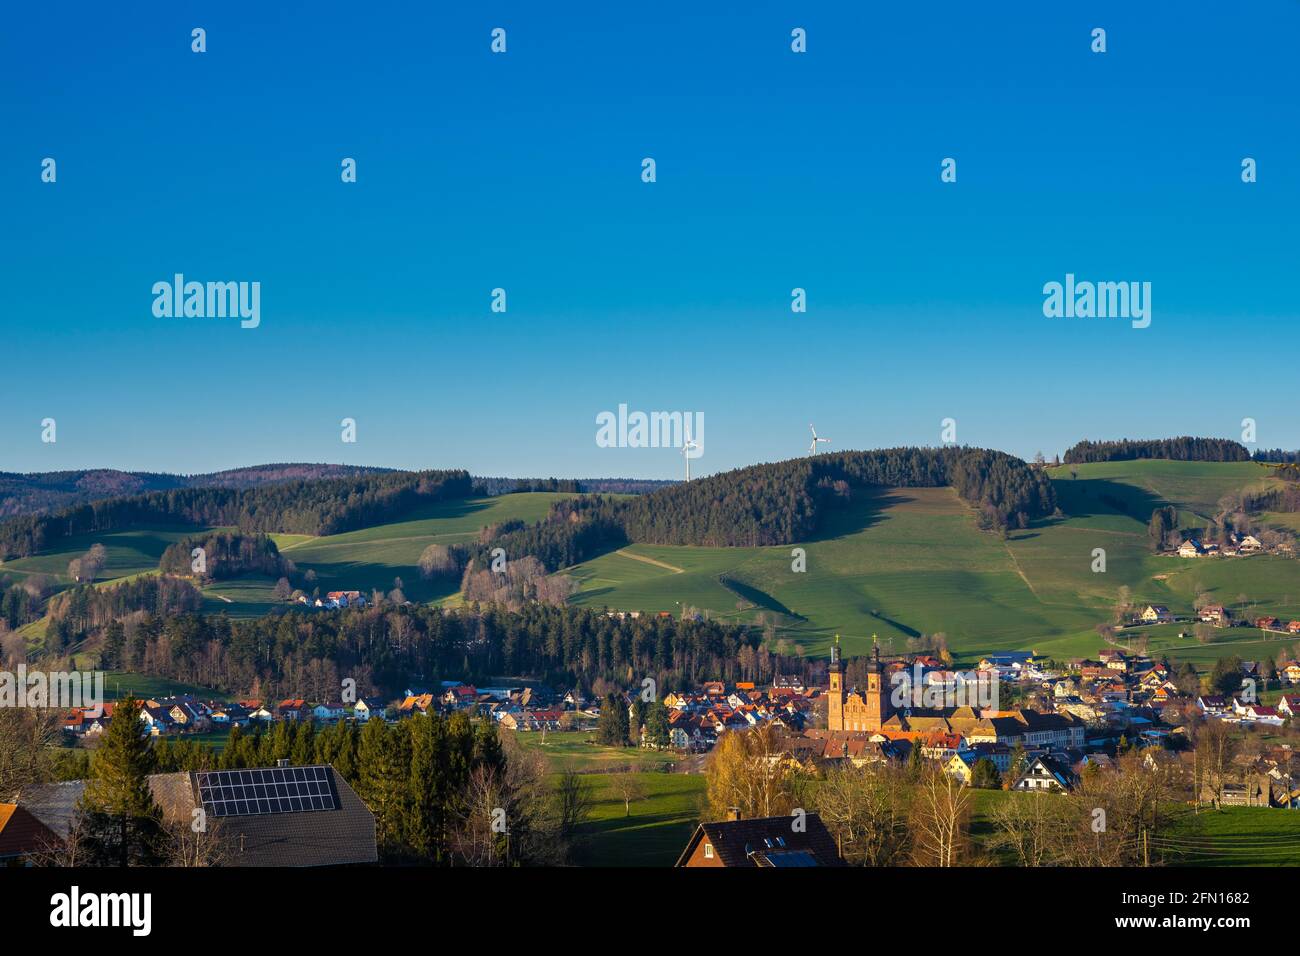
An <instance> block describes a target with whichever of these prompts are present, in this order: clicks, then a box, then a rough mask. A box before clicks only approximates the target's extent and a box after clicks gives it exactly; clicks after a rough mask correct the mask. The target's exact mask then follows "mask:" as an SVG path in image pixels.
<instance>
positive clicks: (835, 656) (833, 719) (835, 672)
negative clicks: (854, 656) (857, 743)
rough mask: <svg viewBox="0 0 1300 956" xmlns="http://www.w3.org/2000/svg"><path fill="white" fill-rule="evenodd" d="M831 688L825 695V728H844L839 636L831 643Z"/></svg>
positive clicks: (842, 667) (842, 665)
mask: <svg viewBox="0 0 1300 956" xmlns="http://www.w3.org/2000/svg"><path fill="white" fill-rule="evenodd" d="M830 675H831V690H830V693H829V694H827V696H826V700H827V703H826V729H827V730H843V729H844V664H843V663H841V662H840V636H839V635H838V634H836V635H835V643H834V644H832V645H831V666H830Z"/></svg>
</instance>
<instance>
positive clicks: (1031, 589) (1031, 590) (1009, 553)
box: [1002, 541, 1043, 604]
mask: <svg viewBox="0 0 1300 956" xmlns="http://www.w3.org/2000/svg"><path fill="white" fill-rule="evenodd" d="M1002 547H1003V548H1005V549H1006V552H1007V557H1008V558H1010V559H1011V566H1012V567H1013V568H1015V569H1016V574H1018V575H1020V580H1022V581H1024V582H1025V587H1027V588H1029V593H1030V594H1032V595H1033V596H1034V597H1035V598H1038V602H1039V603H1040V604H1041V603H1043V599H1042V598H1041V597H1038V592H1037V591H1035V590H1034V585H1033V584H1032V583H1030V580H1029V578H1027V577H1026V576H1025V572H1024V571H1021V570H1020V562H1019V561H1017V560H1016V555H1015V552H1013V551H1012V550H1011V545H1009V544H1007V542H1005V541H1003V542H1002Z"/></svg>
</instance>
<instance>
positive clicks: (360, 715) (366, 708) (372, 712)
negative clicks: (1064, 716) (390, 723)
mask: <svg viewBox="0 0 1300 956" xmlns="http://www.w3.org/2000/svg"><path fill="white" fill-rule="evenodd" d="M386 710H388V706H387V705H386V704H385V703H384V702H383V701H382V700H381V699H380V698H378V697H362V698H361V699H360V700H359V701H357V703H356V706H355V707H353V708H352V713H353V714H354V715H355V716H356V718H357V720H359V721H360V722H361V723H363V724H364V723H365V722H366V721H367V720H369V719H370V718H371V717H383V716H384V712H385V711H386Z"/></svg>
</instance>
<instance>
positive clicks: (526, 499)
mask: <svg viewBox="0 0 1300 956" xmlns="http://www.w3.org/2000/svg"><path fill="white" fill-rule="evenodd" d="M565 497H569V496H568V495H564V494H558V493H551V492H529V493H524V494H516V495H500V496H497V497H493V498H469V499H466V500H462V501H441V502H436V503H434V504H431V505H426V506H424V507H422V508H420V509H418V510H416V511H415V512H413V513H412V514H410V515H409V516H407V517H406V518H403V519H402V520H401V521H395V522H390V523H389V524H383V525H376V526H375V527H372V528H363V529H362V530H360V531H349V532H346V533H344V534H335V535H329V536H328V537H319V538H312V537H303V536H293V537H294V538H296V540H288V541H287V542H286V543H285V544H283V545H279V547H280V551H281V553H282V554H283V555H284V556H285V557H287V558H289V559H290V560H292V561H293V563H294V564H296V565H297V566H298V569H299V570H300V571H304V572H305V571H307V570H312V571H315V572H316V578H317V582H318V585H319V587H320V589H321V593H322V594H323V593H325V592H326V591H342V590H357V591H362V592H364V593H365V594H367V595H368V594H369V593H370V592H371V591H372V590H374V589H375V588H378V589H379V590H381V591H384V592H388V591H390V590H392V588H393V580H394V579H395V578H399V577H400V578H401V579H402V584H403V589H404V591H405V593H406V596H407V597H408V598H409V599H411V600H412V601H432V600H438V599H441V598H446V597H449V596H450V595H451V594H452V593H453V592H454V591H455V590H456V586H455V584H454V583H452V582H429V581H423V580H421V578H420V570H419V560H420V554H421V552H423V551H424V549H425V548H427V547H428V546H429V545H431V544H443V545H448V544H457V543H460V542H465V541H471V540H473V539H474V537H475V536H476V535H477V534H478V532H479V530H480V529H481V528H483V527H484V526H486V525H491V524H498V523H500V522H503V521H509V520H511V519H519V520H521V521H524V522H526V523H529V524H532V523H534V522H537V521H540V520H541V519H542V518H544V517H546V513H547V511H548V510H549V509H550V507H551V503H552V502H553V501H556V500H558V499H560V498H565ZM285 537H286V538H288V537H290V536H285Z"/></svg>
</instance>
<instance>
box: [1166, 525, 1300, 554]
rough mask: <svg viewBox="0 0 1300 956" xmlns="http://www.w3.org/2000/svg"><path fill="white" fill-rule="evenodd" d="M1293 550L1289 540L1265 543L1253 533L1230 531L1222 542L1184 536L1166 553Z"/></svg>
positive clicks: (1277, 552)
mask: <svg viewBox="0 0 1300 956" xmlns="http://www.w3.org/2000/svg"><path fill="white" fill-rule="evenodd" d="M1294 550H1295V546H1294V545H1293V544H1292V543H1291V542H1290V541H1289V540H1285V539H1281V540H1278V541H1277V542H1276V543H1270V544H1265V543H1264V542H1263V541H1261V540H1260V539H1259V538H1257V537H1255V535H1253V534H1238V533H1237V532H1235V531H1230V532H1228V533H1227V534H1226V535H1225V536H1224V539H1223V543H1222V544H1214V543H1212V542H1209V541H1201V539H1199V538H1186V539H1184V540H1183V543H1182V544H1180V545H1179V546H1178V548H1177V549H1176V550H1174V551H1170V552H1167V553H1168V554H1176V555H1178V557H1180V558H1235V557H1245V556H1246V555H1251V554H1291V553H1293V552H1294Z"/></svg>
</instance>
